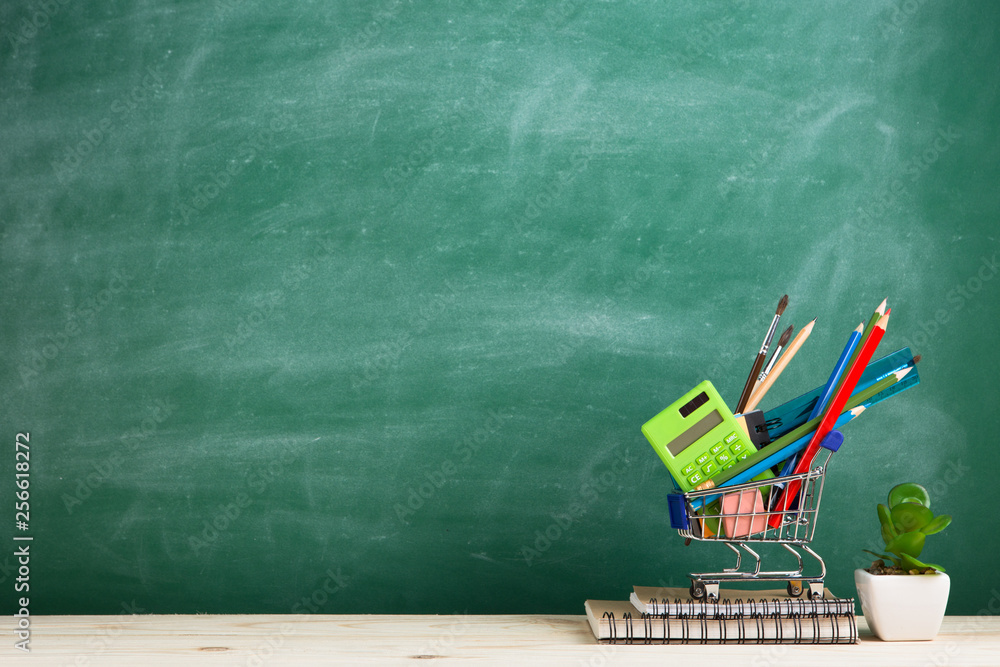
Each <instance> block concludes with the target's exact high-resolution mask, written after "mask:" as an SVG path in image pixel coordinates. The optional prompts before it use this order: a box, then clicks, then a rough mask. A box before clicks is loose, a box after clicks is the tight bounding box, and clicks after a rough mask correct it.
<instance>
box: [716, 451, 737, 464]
mask: <svg viewBox="0 0 1000 667" xmlns="http://www.w3.org/2000/svg"><path fill="white" fill-rule="evenodd" d="M732 458H733V457H731V456H730V455H729V454H727V453H726V452H722V453H721V454H719V455H718V456H716V457H715V462H716V463H718V464H719V465H720V466H722V465H726V464H727V463H729V461H730V460H732Z"/></svg>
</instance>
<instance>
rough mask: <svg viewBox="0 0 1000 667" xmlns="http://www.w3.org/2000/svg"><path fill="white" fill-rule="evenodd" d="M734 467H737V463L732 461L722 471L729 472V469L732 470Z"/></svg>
mask: <svg viewBox="0 0 1000 667" xmlns="http://www.w3.org/2000/svg"><path fill="white" fill-rule="evenodd" d="M734 465H736V461H730V462H729V463H727V464H726V465H724V466H722V469H723V470H729V469H730V468H732V467H733V466H734Z"/></svg>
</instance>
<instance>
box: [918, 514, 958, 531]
mask: <svg viewBox="0 0 1000 667" xmlns="http://www.w3.org/2000/svg"><path fill="white" fill-rule="evenodd" d="M949 525H951V515H950V514H942V515H941V516H936V517H934V518H933V519H932V520H931V522H930V523H929V524H927V525H926V526H924V527H923V528H921V529H920V532H921V533H923V534H924V535H933V534H934V533H940V532H941V531H942V530H944V529H945V528H947V527H948V526H949Z"/></svg>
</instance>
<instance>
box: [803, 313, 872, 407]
mask: <svg viewBox="0 0 1000 667" xmlns="http://www.w3.org/2000/svg"><path fill="white" fill-rule="evenodd" d="M864 326H865V323H864V322H862V323H861V324H859V325H858V328H857V329H855V330H854V331H852V332H851V335H850V336H849V337H848V339H847V345H846V346H845V347H844V351H843V352H841V353H840V358H839V359H838V360H837V365H836V366H834V367H833V372H832V373H830V378H829V379H828V380H827V381H826V386H825V387H824V388H823V392H822V393H821V394H820V395H819V398H817V399H816V405H815V406H813V409H812V413H811V414H810V415H809V419H812V418H813V417H819V414H820V413H821V412H822V411H823V406H825V405H826V402H827V401H828V400H830V396H832V395H833V392H834V389H835V388H836V387H837V386H839V385H840V379H841V378H842V377H844V369H847V368H850V367H851V365H850V363H849V362H848V360H849V359H855V358H856V357H855V356H854V351H855V350H856V349H858V348H857V345H858V340H860V339H861V331H862V329H864Z"/></svg>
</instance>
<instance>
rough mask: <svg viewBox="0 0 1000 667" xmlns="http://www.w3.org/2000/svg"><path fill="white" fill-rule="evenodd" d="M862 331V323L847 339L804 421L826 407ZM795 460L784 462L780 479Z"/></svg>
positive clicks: (790, 469)
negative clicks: (828, 377)
mask: <svg viewBox="0 0 1000 667" xmlns="http://www.w3.org/2000/svg"><path fill="white" fill-rule="evenodd" d="M864 329H865V323H864V322H862V323H861V324H859V325H858V328H857V329H855V330H854V331H852V332H851V335H850V337H848V339H847V346H846V347H845V348H844V351H843V352H841V353H840V359H838V360H837V365H836V366H834V367H833V372H832V373H830V379H829V380H827V381H826V386H825V387H823V391H822V392H821V393H820V395H819V397H818V398H817V399H816V405H814V406H813V409H812V412H810V413H809V417H808V418H807V419H806V421H809V420H811V419H816V417H819V416H820V414H821V413H822V412H823V408H825V407H826V403H827V401H829V400H830V396H831V395H832V394H833V390H834V389H836V387H837V383H838V382H840V376H841V375H843V374H844V369H845V368H847V363H848V361H850V359H851V355H852V354H854V348H856V347H857V346H858V341H859V340H861V332H862V331H864ZM797 458H798V457H796V456H792V457H789V459H788V461H786V462H785V466H784V467H783V468H782V469H781V475H780V476H781V477H785V476H786V475H791V474H792V469H793V468H795V462H796V459H797Z"/></svg>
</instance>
